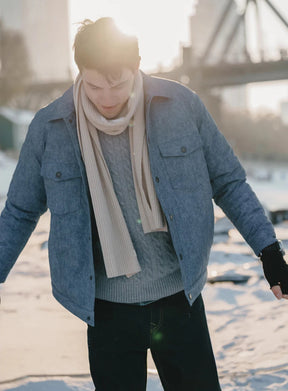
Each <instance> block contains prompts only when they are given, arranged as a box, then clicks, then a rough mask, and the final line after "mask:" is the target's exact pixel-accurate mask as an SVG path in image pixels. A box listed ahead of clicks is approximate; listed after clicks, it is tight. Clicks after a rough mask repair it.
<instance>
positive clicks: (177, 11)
mask: <svg viewBox="0 0 288 391" xmlns="http://www.w3.org/2000/svg"><path fill="white" fill-rule="evenodd" d="M194 4H195V0H178V1H177V3H176V4H175V2H167V1H166V0H157V1H153V0H146V1H145V2H144V1H135V0H122V1H121V2H119V1H116V0H110V1H99V2H97V5H95V2H91V1H90V0H82V1H81V4H80V2H79V1H78V0H71V19H72V23H73V19H74V20H75V18H77V21H79V18H80V20H83V19H85V18H89V19H92V20H96V19H98V18H99V17H103V16H111V17H112V18H114V20H115V22H116V24H117V25H118V26H119V28H120V29H121V30H122V31H123V32H124V33H126V34H129V35H135V36H137V38H138V39H139V49H140V56H141V58H142V60H141V67H142V69H143V70H156V69H157V68H158V67H159V66H160V65H161V66H162V67H171V66H173V64H174V63H175V58H177V57H178V56H179V52H180V50H179V49H180V43H181V42H182V43H186V42H187V41H188V40H189V31H188V30H189V25H188V19H189V16H190V15H191V14H192V13H193V5H194ZM84 10H85V12H84ZM88 10H89V11H88Z"/></svg>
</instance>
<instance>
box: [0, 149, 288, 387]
mask: <svg viewBox="0 0 288 391" xmlns="http://www.w3.org/2000/svg"><path fill="white" fill-rule="evenodd" d="M287 166H288V164H287ZM287 166H286V165H271V164H270V165H266V164H265V165H263V164H260V163H259V165H257V164H251V163H247V165H246V168H247V171H248V173H249V182H250V183H251V185H252V187H253V189H254V190H255V192H256V193H257V195H258V196H259V198H260V200H261V202H262V203H263V204H264V205H265V207H266V209H267V210H276V209H282V210H285V209H287V210H288V169H287V168H288V167H287ZM14 167H15V161H13V160H11V159H8V158H7V157H6V156H5V155H3V154H1V153H0V209H1V208H2V207H3V205H4V201H5V195H6V192H7V189H8V184H9V181H10V178H11V175H12V172H13V170H14ZM216 215H217V218H218V220H217V223H216V227H215V239H214V245H213V249H212V254H211V260H210V266H209V280H210V281H211V282H210V283H207V285H206V287H205V289H204V291H203V297H204V300H205V304H206V311H207V318H208V323H209V327H210V333H211V338H212V343H213V347H214V352H215V356H216V361H217V365H218V370H219V375H220V381H221V385H222V389H223V391H236V390H239V391H241V390H243V391H244V390H245V391H250V390H251V391H252V390H253V391H256V390H257V391H263V390H275V391H276V390H277V391H285V390H286V391H287V390H288V354H287V352H288V333H287V329H286V327H287V324H288V311H287V308H288V307H287V305H288V303H287V302H286V301H285V302H284V301H277V300H276V299H274V297H273V296H272V294H271V292H270V290H269V287H268V284H267V282H266V281H265V280H264V279H263V274H262V269H261V265H260V263H259V261H258V259H257V258H256V257H255V256H254V255H253V253H252V251H251V249H250V248H249V247H248V246H247V245H246V244H245V242H244V241H243V239H242V238H241V236H240V235H239V234H238V233H237V231H236V230H235V229H234V228H233V226H232V225H231V223H229V221H228V220H227V219H226V218H225V217H224V216H223V214H222V213H221V211H220V210H218V209H217V208H216ZM48 227H49V213H46V214H45V215H44V216H43V217H42V218H41V220H40V222H39V224H38V226H37V228H36V230H35V232H34V234H33V235H32V237H31V239H30V240H29V243H28V245H27V246H26V248H25V249H24V251H23V253H22V254H21V256H20V258H19V260H18V262H17V264H16V266H15V267H14V269H13V270H12V272H11V273H10V275H9V277H8V279H7V282H6V283H5V284H4V285H1V286H0V295H1V297H2V304H1V307H0V391H8V390H9V391H12V390H15V391H16V390H17V391H68V390H70V391H72V390H73V391H74V390H80V391H86V390H87V391H88V390H93V386H92V383H91V380H90V377H89V369H88V358H87V348H86V326H85V324H84V323H83V322H81V321H80V320H78V319H77V318H76V317H74V316H73V315H71V314H70V313H69V312H67V311H66V310H65V309H63V308H62V307H61V306H60V305H59V304H58V303H57V302H56V301H55V300H54V299H53V297H52V295H51V287H50V278H49V267H48V260H47V246H46V244H47V239H48ZM275 229H276V231H277V235H278V238H279V239H282V240H283V242H284V246H285V247H286V248H287V249H288V221H287V220H284V221H282V222H281V223H279V224H277V225H275ZM217 280H218V282H217V283H212V282H213V281H217ZM219 280H222V281H223V280H234V281H235V282H234V283H233V282H229V281H226V282H219ZM241 281H243V282H241ZM237 282H238V283H237ZM148 366H149V376H148V386H147V390H148V391H158V390H162V387H161V385H160V382H159V379H158V376H157V374H156V371H155V366H154V363H153V361H152V359H151V357H150V356H149V357H148ZM127 371H129V368H127ZM211 391H212V390H211Z"/></svg>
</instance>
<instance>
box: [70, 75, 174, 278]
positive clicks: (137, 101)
mask: <svg viewBox="0 0 288 391" xmlns="http://www.w3.org/2000/svg"><path fill="white" fill-rule="evenodd" d="M74 104H75V109H76V119H77V132H78V139H79V144H80V148H81V152H82V157H83V160H84V163H85V167H86V172H87V177H88V183H89V189H90V193H91V198H92V205H93V210H94V214H95V219H96V223H97V228H98V233H99V238H100V243H101V247H102V252H103V257H104V263H105V268H106V274H107V277H108V278H111V277H117V276H121V275H126V276H127V277H130V276H131V275H133V274H135V273H138V272H139V271H141V267H140V265H139V262H138V260H137V255H136V252H135V250H134V247H133V244H132V241H131V238H130V235H129V232H128V229H127V226H126V222H125V220H124V217H123V214H122V211H121V208H120V205H119V202H118V200H117V197H116V195H115V192H114V188H113V183H112V179H111V176H110V173H109V169H108V167H107V165H106V162H105V159H104V156H103V153H102V150H101V145H100V142H99V138H98V131H97V130H100V131H102V132H105V133H107V134H109V135H117V134H120V133H122V132H123V131H124V130H125V129H126V128H127V127H128V126H129V140H130V154H131V162H132V171H133V180H134V186H135V192H136V198H137V203H138V208H139V213H140V217H141V222H142V227H143V231H144V233H148V232H152V231H167V225H166V221H165V217H164V215H163V212H162V210H161V207H160V204H159V202H158V200H157V197H156V193H155V189H154V185H153V180H152V176H151V172H150V165H149V157H148V148H147V142H146V136H145V117H144V91H143V80H142V75H141V73H140V71H139V72H138V73H137V74H136V76H135V81H134V87H133V91H132V94H131V97H130V98H129V100H128V102H127V111H128V112H127V114H126V115H125V116H124V117H120V118H116V119H111V120H108V119H106V118H104V117H103V116H102V115H101V114H100V113H99V112H98V110H97V109H96V107H95V106H94V105H93V103H92V102H91V101H90V100H89V99H88V97H87V95H86V94H85V91H84V88H83V81H82V78H81V75H80V74H79V75H78V76H77V78H76V81H75V85H74Z"/></svg>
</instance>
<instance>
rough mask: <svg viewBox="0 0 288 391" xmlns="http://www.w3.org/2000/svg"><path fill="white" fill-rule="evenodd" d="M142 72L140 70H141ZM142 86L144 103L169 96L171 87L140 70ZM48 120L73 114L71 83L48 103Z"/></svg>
mask: <svg viewBox="0 0 288 391" xmlns="http://www.w3.org/2000/svg"><path fill="white" fill-rule="evenodd" d="M141 72H142V71H141ZM142 76H143V86H144V94H145V101H146V104H147V103H148V102H149V101H151V100H152V99H153V98H154V97H159V98H171V97H172V89H171V86H170V84H168V83H165V82H164V81H165V79H160V78H158V77H153V76H149V75H146V74H145V73H143V72H142ZM50 109H51V113H50V121H53V120H57V119H65V118H68V117H71V116H72V115H74V114H75V107H74V100H73V85H72V86H71V87H70V88H69V89H68V90H67V91H66V92H65V93H64V95H63V96H61V97H60V98H58V99H57V100H56V101H54V102H53V103H52V104H51V105H50Z"/></svg>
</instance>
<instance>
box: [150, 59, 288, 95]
mask: <svg viewBox="0 0 288 391" xmlns="http://www.w3.org/2000/svg"><path fill="white" fill-rule="evenodd" d="M154 75H155V76H160V77H165V78H168V79H173V80H178V81H182V82H183V83H184V84H187V85H189V86H190V87H192V88H193V89H195V90H207V89H211V88H214V87H229V86H236V85H242V84H247V83H255V82H265V81H275V80H288V58H287V59H283V60H278V61H261V62H251V61H250V62H243V63H236V64H231V63H225V62H223V63H218V64H216V65H207V64H203V65H194V66H193V65H191V66H188V67H187V66H184V65H183V66H180V67H178V68H175V69H173V70H172V71H170V72H161V73H154Z"/></svg>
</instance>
